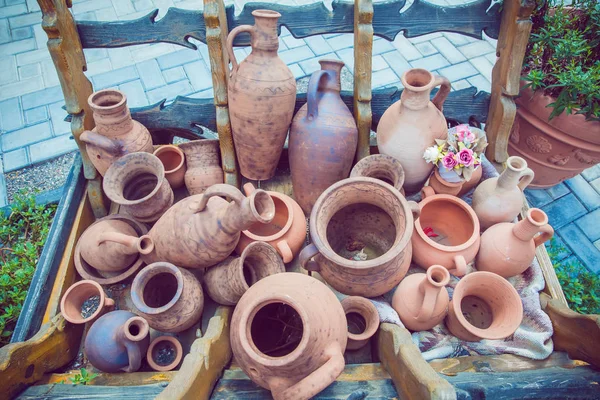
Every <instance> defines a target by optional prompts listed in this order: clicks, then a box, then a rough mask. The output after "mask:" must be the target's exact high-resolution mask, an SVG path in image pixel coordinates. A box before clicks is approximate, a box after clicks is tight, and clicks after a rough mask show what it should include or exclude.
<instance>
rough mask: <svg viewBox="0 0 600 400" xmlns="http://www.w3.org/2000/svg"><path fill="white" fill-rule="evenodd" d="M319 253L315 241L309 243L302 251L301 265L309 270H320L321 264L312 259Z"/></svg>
mask: <svg viewBox="0 0 600 400" xmlns="http://www.w3.org/2000/svg"><path fill="white" fill-rule="evenodd" d="M317 254H319V250H318V249H317V246H315V245H314V243H311V244H309V245H308V246H306V247H305V248H303V249H302V251H301V252H300V256H299V258H300V266H302V268H304V269H305V270H307V271H319V270H320V269H321V266H320V265H319V263H318V262H316V261H315V260H311V258H313V257H314V256H316V255H317Z"/></svg>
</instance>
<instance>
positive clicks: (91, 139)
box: [79, 131, 123, 156]
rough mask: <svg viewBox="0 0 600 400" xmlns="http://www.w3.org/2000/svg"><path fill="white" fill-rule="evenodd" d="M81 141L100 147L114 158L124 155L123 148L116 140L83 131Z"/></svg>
mask: <svg viewBox="0 0 600 400" xmlns="http://www.w3.org/2000/svg"><path fill="white" fill-rule="evenodd" d="M79 140H81V141H82V142H84V143H86V144H91V145H92V146H96V147H99V148H101V149H102V150H104V151H105V152H107V153H109V154H110V155H113V156H118V155H121V154H123V148H122V147H121V145H120V144H119V143H118V142H117V141H116V140H112V139H109V138H107V137H106V136H103V135H101V134H99V133H97V132H94V131H83V133H82V134H81V135H80V136H79Z"/></svg>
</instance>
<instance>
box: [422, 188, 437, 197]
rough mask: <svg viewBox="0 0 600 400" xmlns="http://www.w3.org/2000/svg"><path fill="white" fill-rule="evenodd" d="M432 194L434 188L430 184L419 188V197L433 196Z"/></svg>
mask: <svg viewBox="0 0 600 400" xmlns="http://www.w3.org/2000/svg"><path fill="white" fill-rule="evenodd" d="M434 194H435V190H433V188H432V187H431V186H423V189H421V199H425V198H427V197H430V196H433V195H434Z"/></svg>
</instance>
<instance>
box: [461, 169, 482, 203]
mask: <svg viewBox="0 0 600 400" xmlns="http://www.w3.org/2000/svg"><path fill="white" fill-rule="evenodd" d="M482 177H483V167H482V166H479V167H477V168H475V169H474V170H473V174H472V175H471V179H469V180H468V181H465V182H464V183H463V185H462V188H461V189H460V192H458V197H462V196H464V195H465V194H467V193H468V192H470V191H471V189H473V188H474V187H476V186H477V185H478V184H479V182H480V181H481V178H482Z"/></svg>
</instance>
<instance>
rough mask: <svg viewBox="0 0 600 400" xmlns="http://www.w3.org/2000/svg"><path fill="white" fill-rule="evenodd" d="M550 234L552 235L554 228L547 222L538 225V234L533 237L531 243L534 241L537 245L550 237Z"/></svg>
mask: <svg viewBox="0 0 600 400" xmlns="http://www.w3.org/2000/svg"><path fill="white" fill-rule="evenodd" d="M552 236H554V228H552V227H551V226H550V225H549V224H546V225H544V226H540V234H539V235H537V236H536V237H534V238H533V243H535V247H538V246H539V245H540V244H542V243H544V242H547V241H548V240H550V239H552Z"/></svg>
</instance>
